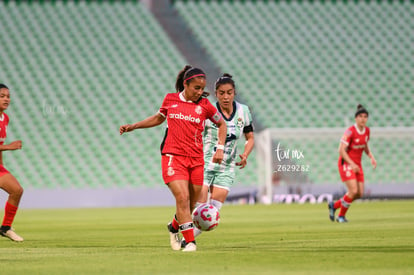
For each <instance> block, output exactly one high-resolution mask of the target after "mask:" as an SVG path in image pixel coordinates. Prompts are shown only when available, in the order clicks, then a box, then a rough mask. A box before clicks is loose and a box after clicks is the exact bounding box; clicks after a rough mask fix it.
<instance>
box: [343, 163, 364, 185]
mask: <svg viewBox="0 0 414 275" xmlns="http://www.w3.org/2000/svg"><path fill="white" fill-rule="evenodd" d="M358 166H359V172H358V173H355V172H354V171H353V170H352V169H351V166H350V165H349V164H348V163H344V164H338V170H339V175H340V176H341V179H342V181H343V182H345V181H349V180H354V179H355V180H356V181H357V182H364V171H363V170H362V166H361V165H358Z"/></svg>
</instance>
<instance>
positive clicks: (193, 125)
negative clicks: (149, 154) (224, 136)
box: [158, 93, 221, 157]
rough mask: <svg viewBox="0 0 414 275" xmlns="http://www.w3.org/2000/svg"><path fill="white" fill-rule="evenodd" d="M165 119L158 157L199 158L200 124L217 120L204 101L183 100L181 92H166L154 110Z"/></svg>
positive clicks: (201, 127)
mask: <svg viewBox="0 0 414 275" xmlns="http://www.w3.org/2000/svg"><path fill="white" fill-rule="evenodd" d="M158 112H159V113H160V114H161V115H163V116H164V117H165V118H166V119H167V124H168V128H167V131H166V133H165V137H164V141H163V143H162V144H161V153H162V154H173V155H181V156H189V157H203V136H202V134H203V131H204V121H205V120H206V119H210V120H211V121H212V122H214V123H215V124H217V123H218V121H219V120H220V118H221V115H220V113H219V112H218V111H217V109H216V107H214V106H213V105H212V104H211V103H210V101H209V100H208V99H207V98H202V99H200V100H199V101H198V102H197V103H194V102H192V101H186V100H185V98H184V96H183V94H182V93H170V94H167V95H166V96H165V98H164V101H163V103H162V106H161V108H160V110H159V111H158Z"/></svg>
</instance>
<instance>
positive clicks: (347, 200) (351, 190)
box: [337, 179, 358, 222]
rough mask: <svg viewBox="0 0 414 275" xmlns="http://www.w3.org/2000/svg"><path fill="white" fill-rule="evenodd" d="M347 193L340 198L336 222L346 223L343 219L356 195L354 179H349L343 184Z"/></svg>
mask: <svg viewBox="0 0 414 275" xmlns="http://www.w3.org/2000/svg"><path fill="white" fill-rule="evenodd" d="M345 184H346V187H347V188H348V192H346V194H345V195H344V196H343V197H342V198H341V208H340V210H339V214H338V219H337V221H338V222H347V219H346V218H345V215H346V212H347V211H348V209H349V207H350V206H351V203H352V202H353V201H354V198H355V196H356V195H357V193H358V183H357V180H356V179H351V180H348V181H346V182H345Z"/></svg>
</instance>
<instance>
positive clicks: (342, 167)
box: [328, 163, 356, 221]
mask: <svg viewBox="0 0 414 275" xmlns="http://www.w3.org/2000/svg"><path fill="white" fill-rule="evenodd" d="M338 172H339V175H340V177H341V180H342V182H344V183H345V184H346V185H347V187H348V184H347V182H350V181H354V182H356V175H355V173H354V171H352V169H351V167H350V166H349V165H348V164H347V163H344V164H342V163H341V164H338ZM348 191H349V188H348ZM347 201H349V198H348V196H347V194H345V195H344V196H343V197H342V198H340V199H338V200H337V201H335V202H329V203H328V209H329V219H330V220H331V221H335V212H336V210H337V209H347V207H346V205H345V206H344V207H343V203H344V202H345V203H346V202H347ZM340 212H341V211H340ZM345 213H346V210H343V212H342V213H339V216H338V219H339V220H341V221H342V220H345V218H344V216H341V215H342V214H343V215H345Z"/></svg>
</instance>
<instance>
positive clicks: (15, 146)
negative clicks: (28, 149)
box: [0, 140, 22, 152]
mask: <svg viewBox="0 0 414 275" xmlns="http://www.w3.org/2000/svg"><path fill="white" fill-rule="evenodd" d="M18 149H22V141H21V140H16V141H13V142H10V143H9V144H3V145H0V152H1V151H9V150H18Z"/></svg>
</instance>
